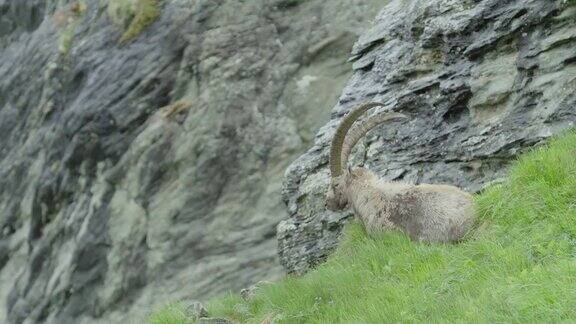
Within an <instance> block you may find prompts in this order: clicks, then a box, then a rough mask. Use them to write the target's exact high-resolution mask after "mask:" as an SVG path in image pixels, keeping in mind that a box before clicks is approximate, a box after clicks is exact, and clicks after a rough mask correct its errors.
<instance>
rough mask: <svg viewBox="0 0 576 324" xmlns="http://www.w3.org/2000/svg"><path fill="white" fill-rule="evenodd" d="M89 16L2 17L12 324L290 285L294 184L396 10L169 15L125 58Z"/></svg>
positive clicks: (110, 30)
mask: <svg viewBox="0 0 576 324" xmlns="http://www.w3.org/2000/svg"><path fill="white" fill-rule="evenodd" d="M84 2H85V3H86V5H87V8H86V11H84V12H82V13H76V14H75V15H76V16H73V17H70V15H71V13H72V11H71V9H70V8H72V6H73V4H74V3H73V2H72V1H56V0H48V1H44V0H18V1H12V0H0V76H2V77H1V78H0V323H40V322H42V323H64V324H66V323H98V322H102V323H120V322H123V321H126V320H127V319H130V320H135V319H138V318H141V319H142V320H143V319H144V318H145V316H146V314H147V313H149V312H150V311H151V310H152V309H153V306H155V305H161V304H163V303H166V302H168V301H171V300H176V299H203V300H205V299H206V298H209V297H211V296H215V295H217V294H220V293H222V292H225V291H227V290H235V291H238V290H240V289H241V288H243V287H247V286H249V285H250V284H253V283H255V282H258V281H260V280H262V279H275V278H278V277H280V276H281V274H282V269H281V266H280V264H279V262H278V259H277V255H276V240H275V238H274V236H275V228H276V225H277V223H278V221H279V220H281V219H282V218H285V217H287V214H286V211H285V206H284V205H283V203H282V201H281V181H282V180H281V179H282V174H283V172H284V169H285V168H286V167H287V165H288V164H289V163H290V161H292V160H293V159H294V158H295V157H296V156H297V155H298V154H301V153H302V152H303V151H304V149H305V148H306V147H307V146H309V144H310V143H311V141H312V137H313V134H314V132H315V131H313V129H315V128H317V127H319V126H320V122H321V121H322V120H323V119H326V118H328V116H329V108H330V106H331V103H333V102H335V101H336V99H337V97H338V94H339V93H340V91H341V89H342V87H343V85H344V83H345V81H346V80H347V79H348V77H349V74H350V73H349V71H351V64H349V63H346V60H347V58H348V54H349V52H350V50H351V47H352V44H353V42H354V41H355V40H356V39H357V38H358V35H359V34H360V30H361V29H362V28H363V26H366V25H369V24H368V23H367V21H368V20H369V19H372V18H373V17H374V16H375V15H376V13H377V11H378V10H379V9H380V8H381V7H382V6H383V4H384V3H383V1H376V0H373V1H352V2H351V1H349V0H334V1H329V2H325V1H320V0H310V1H286V0H255V1H232V0H229V1H224V0H200V1H192V0H179V1H164V2H163V5H162V8H161V15H160V17H159V19H158V20H157V21H156V22H154V23H153V24H152V25H151V26H149V27H148V28H146V29H145V30H144V31H143V33H142V34H141V35H140V36H139V37H138V38H137V39H135V40H133V41H131V42H129V43H126V44H122V45H120V44H119V43H118V40H119V39H120V36H121V35H122V33H123V30H122V29H121V27H119V26H118V25H116V24H114V23H113V22H112V21H111V19H110V17H109V16H108V14H107V9H106V5H107V1H84ZM67 15H68V16H67ZM71 21H72V22H71Z"/></svg>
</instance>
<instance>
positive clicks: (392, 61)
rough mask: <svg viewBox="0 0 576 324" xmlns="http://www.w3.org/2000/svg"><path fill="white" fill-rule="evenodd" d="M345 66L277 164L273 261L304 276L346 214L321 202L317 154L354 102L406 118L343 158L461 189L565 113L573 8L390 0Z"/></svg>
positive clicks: (575, 62)
mask: <svg viewBox="0 0 576 324" xmlns="http://www.w3.org/2000/svg"><path fill="white" fill-rule="evenodd" d="M351 60H352V61H353V62H354V73H353V75H352V77H351V78H350V80H349V81H348V83H347V85H346V87H345V88H344V91H343V93H342V95H341V96H340V99H339V101H338V103H337V104H336V105H335V107H334V108H333V110H332V117H331V119H330V120H329V121H328V123H327V124H326V125H324V126H323V127H322V128H321V130H320V131H319V133H318V134H317V136H316V138H315V141H314V145H313V147H312V148H311V149H310V150H309V151H308V152H307V153H306V154H304V155H302V156H301V157H300V158H299V159H298V160H297V161H296V162H294V163H293V164H292V165H290V167H289V168H288V171H287V172H286V179H285V183H284V190H283V197H284V200H285V202H286V203H287V205H288V210H289V213H290V218H289V219H287V220H285V221H283V222H282V223H281V224H280V225H279V226H278V240H279V252H280V258H281V262H282V264H283V265H284V267H285V268H286V269H287V270H288V272H291V273H304V272H306V271H307V270H308V269H309V268H310V267H312V266H314V265H315V264H317V263H318V262H321V261H322V260H323V259H325V257H326V256H327V255H328V254H329V253H330V251H331V250H332V249H333V248H334V246H335V244H336V243H337V239H338V234H339V233H340V230H341V228H342V225H343V224H344V223H345V221H346V220H347V219H348V218H349V217H350V214H349V213H331V212H327V211H326V210H325V208H324V193H325V192H326V187H327V184H328V183H329V173H328V168H327V162H328V150H329V144H330V139H331V136H332V134H333V133H334V130H335V128H336V126H337V124H338V123H339V120H340V119H341V117H342V116H343V115H344V114H345V113H346V112H348V111H349V110H350V109H351V108H352V107H354V106H356V105H358V104H359V103H362V102H364V101H368V100H372V101H380V102H384V103H386V104H387V105H388V108H387V109H390V110H394V111H399V112H402V113H404V114H406V115H409V116H410V120H409V121H408V122H405V123H402V124H389V125H385V126H383V127H380V128H377V129H375V130H374V131H373V132H372V133H370V134H369V136H367V137H366V139H365V141H364V142H363V143H360V144H359V148H358V149H357V151H356V154H355V155H354V158H353V159H352V161H351V163H353V164H364V165H365V166H367V167H369V168H370V169H372V170H374V171H376V172H377V173H378V174H379V175H380V176H381V177H382V178H384V179H386V180H402V181H407V182H410V183H421V182H428V183H449V184H454V185H458V186H461V187H463V188H465V189H467V190H469V191H471V192H474V191H477V190H479V189H481V188H482V187H483V186H484V185H485V184H486V183H487V182H490V181H492V180H497V179H498V178H501V177H502V176H503V175H504V173H505V172H506V167H507V166H508V164H509V163H510V162H511V161H512V160H513V159H514V158H515V157H516V156H517V155H518V154H519V153H520V152H522V151H524V150H526V149H527V148H529V147H531V146H533V145H536V144H538V143H542V142H544V141H545V140H546V139H547V138H549V137H550V136H552V135H553V134H557V133H559V132H561V131H562V130H564V129H566V128H569V127H572V126H573V124H574V122H575V121H576V91H575V90H576V7H575V6H574V3H573V2H568V1H552V0H508V1H502V0H483V1H477V0H466V1H462V0H434V1H430V0H414V1H405V0H395V1H392V2H391V3H390V4H389V5H388V6H387V7H386V8H384V9H383V10H382V11H381V12H380V14H379V15H378V17H377V19H376V23H375V24H374V25H373V26H372V28H371V29H370V30H369V31H368V32H366V33H364V34H363V35H362V36H361V37H360V39H359V40H358V42H356V44H355V46H354V49H353V52H352V57H351Z"/></svg>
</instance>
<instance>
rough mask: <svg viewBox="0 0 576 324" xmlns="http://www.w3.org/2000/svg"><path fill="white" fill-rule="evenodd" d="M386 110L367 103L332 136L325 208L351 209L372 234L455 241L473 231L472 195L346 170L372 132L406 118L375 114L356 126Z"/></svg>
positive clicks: (366, 172)
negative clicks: (396, 233) (377, 110)
mask: <svg viewBox="0 0 576 324" xmlns="http://www.w3.org/2000/svg"><path fill="white" fill-rule="evenodd" d="M377 106H383V105H382V104H380V103H367V104H364V105H361V106H359V107H358V108H356V109H354V110H352V111H351V112H350V113H349V114H348V115H346V116H345V117H344V118H343V120H342V122H341V123H340V125H339V126H338V129H337V130H336V134H335V135H334V137H333V139H332V143H331V148H330V172H331V183H330V188H329V190H328V193H327V195H326V207H327V208H328V209H329V210H332V211H337V210H343V209H345V208H347V207H351V208H352V209H353V211H354V214H355V216H356V217H357V218H358V219H359V220H360V221H361V222H362V224H364V226H365V228H366V231H367V232H368V233H369V234H372V233H374V232H375V231H381V230H388V229H396V230H401V231H403V232H404V233H406V234H407V235H408V236H409V237H410V238H411V239H412V240H416V241H425V242H454V241H458V240H460V239H462V237H463V236H464V235H465V234H466V233H467V232H468V231H469V230H470V228H471V227H472V225H473V223H474V219H475V214H474V206H473V199H472V196H471V195H470V194H468V193H466V192H464V191H462V190H460V189H458V188H457V187H454V186H449V185H432V184H419V185H412V184H408V183H402V182H384V181H382V180H380V179H379V178H378V177H377V176H376V175H375V174H374V173H373V172H371V171H369V170H368V169H365V168H361V167H359V168H353V169H351V168H348V167H347V163H348V156H349V154H350V152H351V151H352V148H353V147H354V145H355V144H356V143H357V142H358V140H359V139H360V138H362V136H364V135H365V134H366V133H367V132H368V131H369V130H370V129H372V128H374V127H375V126H377V125H378V124H381V123H383V122H386V121H392V120H400V119H406V118H407V117H406V116H405V115H403V114H400V113H394V112H388V113H383V114H376V115H374V116H372V117H371V118H368V119H367V120H365V121H363V122H360V124H359V125H357V126H355V127H354V128H352V130H351V131H350V134H349V136H348V137H347V136H346V134H347V133H348V130H350V128H351V127H352V125H353V124H354V122H355V121H356V120H357V119H358V118H359V117H360V116H361V115H362V114H364V113H365V112H367V111H368V110H369V109H371V108H373V107H377Z"/></svg>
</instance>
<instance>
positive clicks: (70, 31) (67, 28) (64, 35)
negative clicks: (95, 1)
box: [53, 1, 86, 55]
mask: <svg viewBox="0 0 576 324" xmlns="http://www.w3.org/2000/svg"><path fill="white" fill-rule="evenodd" d="M85 11H86V4H85V3H84V2H81V1H76V2H73V3H72V4H71V5H70V6H68V8H66V9H64V10H58V11H57V12H56V13H55V14H54V17H53V21H54V24H55V25H56V26H57V27H58V28H60V29H61V31H60V33H59V35H58V51H59V52H60V53H61V54H63V55H66V54H68V52H69V51H70V49H71V48H72V44H73V42H74V36H75V34H76V27H77V26H78V24H79V21H80V18H82V16H83V15H84V12H85Z"/></svg>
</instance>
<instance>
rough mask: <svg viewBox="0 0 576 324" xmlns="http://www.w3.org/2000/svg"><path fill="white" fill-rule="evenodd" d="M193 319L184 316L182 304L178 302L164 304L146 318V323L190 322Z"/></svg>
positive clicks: (177, 323) (175, 323)
mask: <svg viewBox="0 0 576 324" xmlns="http://www.w3.org/2000/svg"><path fill="white" fill-rule="evenodd" d="M191 323H193V321H192V320H191V319H190V318H188V317H187V316H186V312H185V311H184V306H183V305H182V304H180V303H172V304H168V305H166V306H164V307H163V308H161V309H160V310H158V311H157V312H155V313H153V314H152V315H151V316H150V318H149V319H148V324H191Z"/></svg>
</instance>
